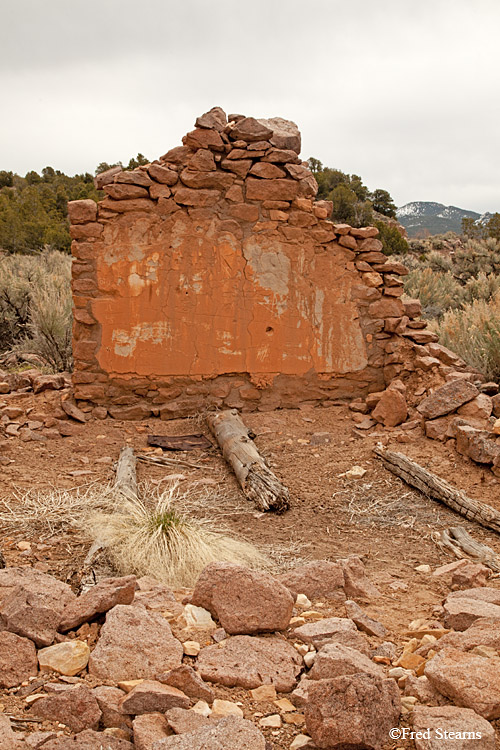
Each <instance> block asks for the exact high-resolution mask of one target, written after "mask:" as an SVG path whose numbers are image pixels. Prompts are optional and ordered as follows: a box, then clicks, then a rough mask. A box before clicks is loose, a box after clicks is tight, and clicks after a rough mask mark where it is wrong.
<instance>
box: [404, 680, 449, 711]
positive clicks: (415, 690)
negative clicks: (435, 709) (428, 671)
mask: <svg viewBox="0 0 500 750" xmlns="http://www.w3.org/2000/svg"><path fill="white" fill-rule="evenodd" d="M404 695H409V696H413V697H414V698H416V699H417V700H418V702H419V703H427V704H428V705H430V706H442V705H443V703H445V702H446V699H445V698H444V697H443V696H442V695H441V693H440V692H439V691H438V690H436V688H435V687H433V686H432V685H431V683H430V682H429V680H428V678H427V677H426V676H425V675H422V676H421V677H416V676H415V675H413V674H409V675H408V676H407V677H406V681H405V688H404Z"/></svg>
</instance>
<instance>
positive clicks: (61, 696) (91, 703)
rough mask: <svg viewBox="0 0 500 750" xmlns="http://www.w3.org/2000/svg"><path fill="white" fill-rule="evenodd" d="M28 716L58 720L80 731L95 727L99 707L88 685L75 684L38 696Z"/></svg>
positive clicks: (99, 713)
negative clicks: (43, 696) (56, 691)
mask: <svg viewBox="0 0 500 750" xmlns="http://www.w3.org/2000/svg"><path fill="white" fill-rule="evenodd" d="M30 716H31V717H33V716H36V717H40V718H41V719H49V720H50V721H59V722H62V723H63V724H66V726H68V727H69V728H70V729H71V730H72V731H73V732H81V731H82V730H84V729H97V727H98V724H99V719H100V718H101V709H100V708H99V704H98V703H97V699H96V697H95V695H93V693H92V691H91V690H89V688H88V687H86V686H85V685H76V686H75V687H68V688H66V689H64V690H62V691H61V692H58V693H53V694H52V695H48V696H47V697H46V698H39V699H38V700H37V701H35V703H34V704H33V705H32V707H31V710H30Z"/></svg>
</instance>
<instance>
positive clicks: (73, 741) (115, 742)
mask: <svg viewBox="0 0 500 750" xmlns="http://www.w3.org/2000/svg"><path fill="white" fill-rule="evenodd" d="M42 747H43V750H134V746H133V745H132V743H131V742H128V741H127V740H122V739H120V738H118V737H112V736H111V735H109V734H104V733H103V732H94V730H93V729H85V731H83V732H80V733H79V734H77V735H75V736H74V737H68V736H67V735H66V736H63V737H56V738H55V739H51V740H49V741H48V742H45V743H44V744H43V745H42Z"/></svg>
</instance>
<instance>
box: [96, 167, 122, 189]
mask: <svg viewBox="0 0 500 750" xmlns="http://www.w3.org/2000/svg"><path fill="white" fill-rule="evenodd" d="M121 171H122V168H121V167H120V166H116V167H110V168H109V169H106V170H105V171H104V172H101V173H100V174H98V175H96V176H95V177H94V185H95V186H96V188H97V189H98V190H102V189H103V187H104V185H108V184H109V183H110V182H113V181H114V179H115V176H116V175H117V174H120V172H121Z"/></svg>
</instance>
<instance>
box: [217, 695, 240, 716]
mask: <svg viewBox="0 0 500 750" xmlns="http://www.w3.org/2000/svg"><path fill="white" fill-rule="evenodd" d="M211 716H214V717H221V716H243V711H242V710H241V708H240V707H239V706H238V705H237V704H236V703H234V702H233V701H225V700H222V699H220V698H216V699H215V700H214V702H213V704H212V713H211Z"/></svg>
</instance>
